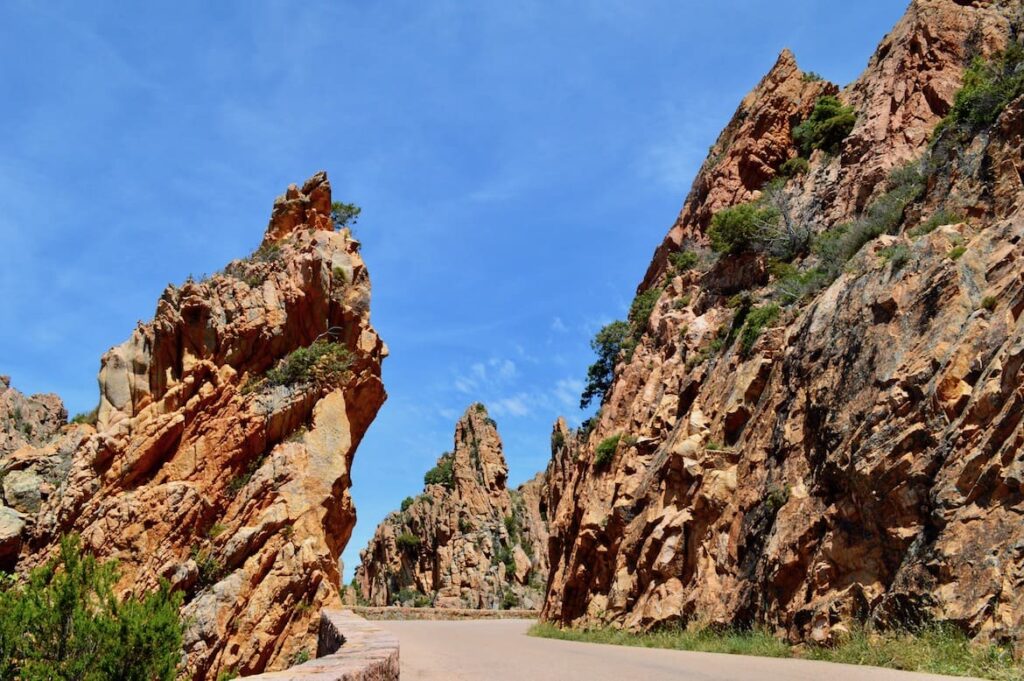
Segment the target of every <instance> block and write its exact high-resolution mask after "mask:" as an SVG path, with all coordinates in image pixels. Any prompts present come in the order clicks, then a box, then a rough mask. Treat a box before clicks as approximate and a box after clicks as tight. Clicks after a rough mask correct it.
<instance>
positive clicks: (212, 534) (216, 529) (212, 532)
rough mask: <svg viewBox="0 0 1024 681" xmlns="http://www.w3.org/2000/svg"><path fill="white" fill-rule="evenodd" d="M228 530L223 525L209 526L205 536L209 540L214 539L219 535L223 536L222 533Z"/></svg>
mask: <svg viewBox="0 0 1024 681" xmlns="http://www.w3.org/2000/svg"><path fill="white" fill-rule="evenodd" d="M226 529H228V528H227V526H225V525H224V524H223V523H214V524H213V525H210V529H208V530H207V531H206V536H207V537H209V538H210V539H216V538H217V537H219V536H220V535H222V534H224V531H225V530H226Z"/></svg>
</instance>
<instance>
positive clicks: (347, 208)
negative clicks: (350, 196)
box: [331, 201, 363, 229]
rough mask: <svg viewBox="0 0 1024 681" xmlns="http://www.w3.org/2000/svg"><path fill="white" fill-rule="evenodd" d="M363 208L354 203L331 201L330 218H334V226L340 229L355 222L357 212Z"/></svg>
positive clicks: (356, 220)
mask: <svg viewBox="0 0 1024 681" xmlns="http://www.w3.org/2000/svg"><path fill="white" fill-rule="evenodd" d="M362 212H363V209H362V208H360V207H359V206H357V205H356V204H354V203H343V202H341V201H334V202H333V203H331V219H332V220H334V228H335V229H341V228H343V227H349V226H351V225H354V224H356V222H358V221H359V214H360V213H362Z"/></svg>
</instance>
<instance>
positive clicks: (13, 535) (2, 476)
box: [0, 376, 92, 570]
mask: <svg viewBox="0 0 1024 681" xmlns="http://www.w3.org/2000/svg"><path fill="white" fill-rule="evenodd" d="M91 432H92V429H91V428H89V427H88V426H84V425H67V411H66V410H65V409H64V404H63V402H61V400H60V398H59V397H57V396H56V395H33V396H31V397H25V396H24V395H22V394H21V393H20V392H18V391H17V390H15V389H14V388H11V387H10V379H9V378H8V377H6V376H0V569H4V570H10V569H12V568H13V567H14V564H15V563H16V561H17V556H18V553H19V552H20V551H21V548H22V546H23V544H24V541H25V539H26V538H27V535H28V533H29V532H30V531H31V528H32V525H33V522H34V520H35V514H36V513H38V511H39V509H40V507H41V506H42V503H43V501H45V500H46V499H48V498H49V497H50V496H51V495H52V494H54V492H55V491H56V490H57V489H58V488H59V487H60V485H61V483H62V482H63V481H64V479H65V478H66V477H67V474H68V470H69V469H70V467H71V455H72V453H73V452H74V450H75V448H76V447H77V446H78V444H79V443H80V442H81V441H82V440H83V439H84V438H85V437H86V436H88V434H90V433H91Z"/></svg>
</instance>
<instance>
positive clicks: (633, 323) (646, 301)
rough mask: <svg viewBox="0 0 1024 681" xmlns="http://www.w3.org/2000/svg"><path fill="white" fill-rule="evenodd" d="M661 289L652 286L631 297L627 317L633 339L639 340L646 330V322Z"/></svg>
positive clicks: (659, 295)
mask: <svg viewBox="0 0 1024 681" xmlns="http://www.w3.org/2000/svg"><path fill="white" fill-rule="evenodd" d="M662 291H664V289H661V288H658V287H656V286H654V287H651V288H649V289H647V290H646V291H642V292H641V293H638V294H637V295H636V297H635V298H633V303H632V304H631V305H630V306H629V315H628V316H627V319H628V320H629V325H630V330H631V332H632V334H633V338H634V339H636V340H639V339H640V337H641V336H643V335H644V333H645V332H646V331H647V322H648V320H649V319H650V318H651V312H653V311H654V306H655V304H656V303H657V302H658V298H660V297H661V293H662Z"/></svg>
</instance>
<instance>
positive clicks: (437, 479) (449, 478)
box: [423, 452, 455, 489]
mask: <svg viewBox="0 0 1024 681" xmlns="http://www.w3.org/2000/svg"><path fill="white" fill-rule="evenodd" d="M454 466H455V455H454V454H452V453H451V452H445V453H444V454H442V455H441V458H440V459H438V460H437V465H436V466H434V467H433V468H431V469H430V470H429V471H427V472H426V473H425V474H424V475H423V484H424V485H444V486H445V487H447V488H448V489H452V488H453V487H454V486H455V469H454Z"/></svg>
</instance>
